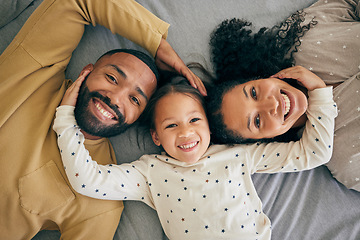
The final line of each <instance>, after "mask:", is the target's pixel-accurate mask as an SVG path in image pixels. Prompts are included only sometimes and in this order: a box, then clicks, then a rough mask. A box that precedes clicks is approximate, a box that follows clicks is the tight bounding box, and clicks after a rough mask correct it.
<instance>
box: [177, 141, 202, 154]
mask: <svg viewBox="0 0 360 240" xmlns="http://www.w3.org/2000/svg"><path fill="white" fill-rule="evenodd" d="M198 144H199V141H193V142H189V143H184V144H181V145H178V148H180V149H181V150H182V151H184V152H190V151H192V150H193V149H194V148H195V147H197V146H198Z"/></svg>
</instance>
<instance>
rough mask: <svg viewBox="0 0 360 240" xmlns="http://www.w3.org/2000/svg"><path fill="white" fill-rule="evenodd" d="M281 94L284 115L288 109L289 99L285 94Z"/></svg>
mask: <svg viewBox="0 0 360 240" xmlns="http://www.w3.org/2000/svg"><path fill="white" fill-rule="evenodd" d="M281 96H282V97H283V98H284V102H285V112H284V115H286V114H288V113H289V111H290V99H289V97H288V96H287V95H286V94H283V93H282V94H281Z"/></svg>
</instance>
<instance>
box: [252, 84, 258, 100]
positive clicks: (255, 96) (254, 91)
mask: <svg viewBox="0 0 360 240" xmlns="http://www.w3.org/2000/svg"><path fill="white" fill-rule="evenodd" d="M251 97H252V98H253V99H255V100H257V95H256V90H255V88H254V87H252V88H251Z"/></svg>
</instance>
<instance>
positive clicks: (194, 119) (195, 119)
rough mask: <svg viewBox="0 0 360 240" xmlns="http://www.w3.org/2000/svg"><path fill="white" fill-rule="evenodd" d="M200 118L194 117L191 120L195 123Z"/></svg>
mask: <svg viewBox="0 0 360 240" xmlns="http://www.w3.org/2000/svg"><path fill="white" fill-rule="evenodd" d="M199 120H200V118H192V119H191V120H190V122H191V123H194V122H197V121H199Z"/></svg>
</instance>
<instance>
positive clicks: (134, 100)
mask: <svg viewBox="0 0 360 240" xmlns="http://www.w3.org/2000/svg"><path fill="white" fill-rule="evenodd" d="M131 100H132V101H133V102H134V103H135V104H136V105H138V106H140V101H139V99H138V98H137V97H131Z"/></svg>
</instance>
